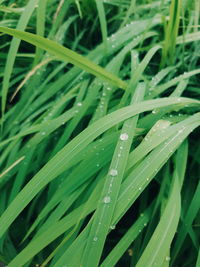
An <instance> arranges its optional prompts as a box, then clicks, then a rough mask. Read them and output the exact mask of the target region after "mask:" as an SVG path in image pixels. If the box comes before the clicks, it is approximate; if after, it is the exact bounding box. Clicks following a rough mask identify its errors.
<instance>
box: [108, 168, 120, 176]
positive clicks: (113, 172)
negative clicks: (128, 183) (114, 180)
mask: <svg viewBox="0 0 200 267" xmlns="http://www.w3.org/2000/svg"><path fill="white" fill-rule="evenodd" d="M117 174H118V171H117V170H115V169H111V170H110V175H111V176H117Z"/></svg>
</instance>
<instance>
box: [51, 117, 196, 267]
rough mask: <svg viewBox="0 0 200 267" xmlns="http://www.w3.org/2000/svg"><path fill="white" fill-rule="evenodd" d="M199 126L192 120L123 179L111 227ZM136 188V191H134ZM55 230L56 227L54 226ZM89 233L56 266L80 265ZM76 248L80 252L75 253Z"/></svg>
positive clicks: (70, 248) (82, 234)
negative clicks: (74, 255) (74, 254)
mask: <svg viewBox="0 0 200 267" xmlns="http://www.w3.org/2000/svg"><path fill="white" fill-rule="evenodd" d="M185 126H186V125H185ZM198 126H199V119H198V118H194V121H193V125H190V126H189V125H188V126H187V127H186V128H185V129H184V130H183V129H181V131H178V133H177V134H175V135H174V136H173V138H169V139H168V140H167V141H166V142H164V144H161V145H160V146H159V147H158V148H157V149H155V150H154V151H153V152H152V153H151V154H150V155H149V156H147V158H146V159H145V160H144V161H143V162H141V163H140V164H139V165H138V166H137V167H136V168H135V170H133V172H132V173H131V174H130V175H129V176H128V177H127V178H126V179H125V181H124V182H123V184H122V187H121V190H120V196H119V198H118V201H117V202H118V204H117V206H116V210H115V214H114V217H113V220H112V225H116V223H117V222H118V221H119V219H120V218H121V217H122V216H123V215H124V213H125V212H126V211H127V210H128V208H129V207H130V206H131V205H132V203H133V202H134V201H135V200H136V199H137V197H138V196H139V195H140V194H141V193H142V191H143V190H144V188H145V186H144V184H146V185H147V184H149V183H150V181H151V179H153V178H154V177H155V174H156V173H157V172H158V171H159V169H160V168H161V167H162V166H163V165H164V164H165V163H166V162H167V160H168V159H169V158H170V156H171V155H172V154H173V153H174V152H175V150H176V149H177V148H178V147H179V146H180V143H181V142H182V141H183V140H184V139H185V138H186V137H187V136H188V134H189V133H190V132H191V131H192V130H193V129H195V128H196V127H198ZM136 188H138V190H135V189H136ZM55 229H57V228H56V226H55ZM89 231H90V224H89V225H88V227H86V228H85V229H84V231H83V232H82V233H81V234H80V236H79V237H78V238H77V240H75V241H74V243H73V244H72V245H71V246H70V247H69V249H68V250H67V251H66V253H65V254H64V255H63V257H62V258H61V259H60V260H59V261H58V262H57V265H56V267H57V266H61V265H62V264H65V263H66V262H68V264H71V265H72V266H78V265H80V264H81V255H80V254H82V253H83V249H84V246H85V243H86V240H87V236H88V234H89ZM77 248H80V250H78V251H77ZM73 251H76V255H77V254H78V253H79V257H78V258H77V257H75V258H74V257H73V258H72V256H71V255H72V254H73Z"/></svg>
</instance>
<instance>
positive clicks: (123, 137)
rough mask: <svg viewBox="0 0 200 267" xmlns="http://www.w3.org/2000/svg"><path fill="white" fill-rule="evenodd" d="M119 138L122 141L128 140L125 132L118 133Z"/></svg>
mask: <svg viewBox="0 0 200 267" xmlns="http://www.w3.org/2000/svg"><path fill="white" fill-rule="evenodd" d="M120 139H121V140H122V141H126V140H128V134H127V133H123V134H121V135H120Z"/></svg>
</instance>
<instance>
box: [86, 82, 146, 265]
mask: <svg viewBox="0 0 200 267" xmlns="http://www.w3.org/2000/svg"><path fill="white" fill-rule="evenodd" d="M144 94H145V88H144V85H143V84H140V86H138V87H137V89H136V92H135V94H134V95H133V98H132V102H131V104H134V103H137V102H139V101H141V100H142V98H143V97H144ZM137 120H138V115H137V116H135V117H133V118H131V119H129V120H127V121H126V122H125V123H124V125H123V127H122V130H121V135H120V140H119V141H118V143H117V146H116V149H115V152H114V155H113V158H112V162H111V165H110V168H109V169H110V170H109V173H108V175H107V177H106V181H105V184H104V188H103V191H102V193H101V197H100V203H99V205H98V207H97V210H96V212H95V214H94V220H93V222H92V225H91V230H90V234H89V236H88V240H87V245H86V248H85V250H84V254H83V259H82V265H83V266H94V267H95V266H98V264H99V260H100V257H101V253H102V250H103V246H104V243H105V240H106V236H107V234H108V232H109V228H110V224H111V220H112V216H113V212H114V209H115V206H116V202H117V197H118V193H119V190H120V186H121V182H122V179H123V175H124V172H125V168H126V164H127V159H128V155H129V151H130V148H131V144H132V140H133V136H134V132H135V128H136V125H137Z"/></svg>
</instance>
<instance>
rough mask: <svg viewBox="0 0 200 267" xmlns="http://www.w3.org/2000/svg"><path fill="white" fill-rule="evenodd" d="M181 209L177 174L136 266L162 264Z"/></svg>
mask: <svg viewBox="0 0 200 267" xmlns="http://www.w3.org/2000/svg"><path fill="white" fill-rule="evenodd" d="M180 211H181V196H180V185H179V181H178V176H177V175H174V182H173V186H172V191H171V194H170V197H169V200H168V202H167V205H166V208H165V210H164V212H163V215H162V217H161V219H160V222H159V224H158V226H157V228H156V229H155V232H154V233H153V236H152V237H151V239H150V241H149V243H148V245H147V247H146V248H145V250H144V252H143V253H142V256H141V258H140V259H139V261H138V263H137V265H136V267H143V266H149V267H153V266H162V264H163V262H164V261H165V257H166V255H167V253H168V250H169V248H170V245H171V242H172V240H173V237H174V235H175V232H176V229H177V226H178V222H179V218H180Z"/></svg>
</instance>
